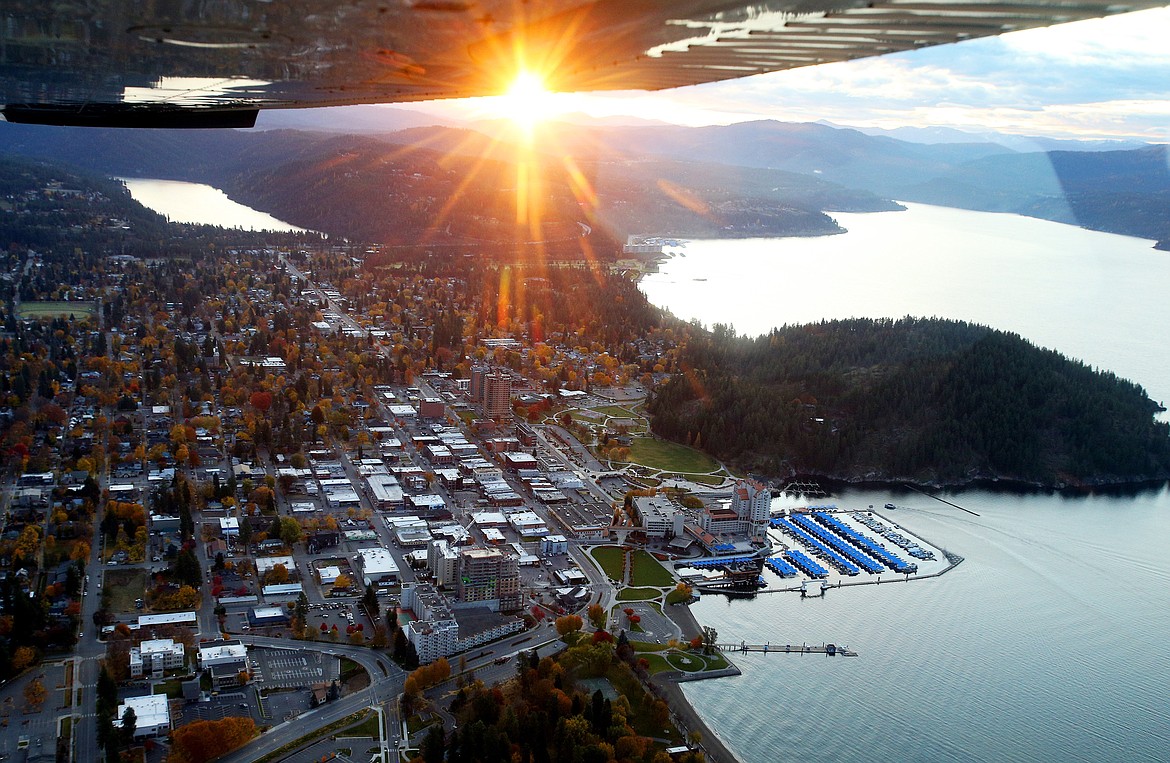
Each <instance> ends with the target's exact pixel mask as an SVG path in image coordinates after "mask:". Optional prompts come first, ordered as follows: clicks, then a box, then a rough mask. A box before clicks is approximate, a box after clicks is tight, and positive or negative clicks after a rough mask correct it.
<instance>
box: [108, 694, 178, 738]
mask: <svg viewBox="0 0 1170 763" xmlns="http://www.w3.org/2000/svg"><path fill="white" fill-rule="evenodd" d="M127 710H133V711H134V738H135V739H137V738H139V737H157V736H166V735H167V734H169V733H170V731H171V708H170V703H169V701H168V700H167V695H165V694H148V695H146V696H145V697H127V698H126V699H124V700H122V701H121V702H120V703H118V717H116V718H114V725H115V726H117V727H118V728H121V727H122V717H123V716H125V715H126V711H127Z"/></svg>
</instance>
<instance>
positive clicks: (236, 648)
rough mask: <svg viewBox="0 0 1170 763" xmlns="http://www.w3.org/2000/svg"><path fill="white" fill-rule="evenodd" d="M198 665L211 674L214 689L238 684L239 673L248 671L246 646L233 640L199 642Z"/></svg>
mask: <svg viewBox="0 0 1170 763" xmlns="http://www.w3.org/2000/svg"><path fill="white" fill-rule="evenodd" d="M199 667H200V669H202V670H206V671H207V672H209V673H210V674H211V685H212V686H213V687H214V688H216V689H226V688H230V687H233V686H239V685H240V674H241V673H247V672H248V647H247V646H245V645H244V644H242V643H240V642H239V641H235V640H220V641H208V642H206V643H204V644H200V645H199Z"/></svg>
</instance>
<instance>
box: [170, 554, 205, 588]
mask: <svg viewBox="0 0 1170 763" xmlns="http://www.w3.org/2000/svg"><path fill="white" fill-rule="evenodd" d="M173 569H174V573H175V577H176V578H178V579H179V582H180V583H185V584H187V585H189V586H191V587H192V588H198V587H199V585H200V583H202V580H201V578H202V577H203V568H202V566H201V565H200V564H199V558H198V557H196V556H195V552H194V551H193V550H191V549H189V548H185V549H183V550H182V551H180V552H179V555H178V556H177V557H175V564H174V568H173Z"/></svg>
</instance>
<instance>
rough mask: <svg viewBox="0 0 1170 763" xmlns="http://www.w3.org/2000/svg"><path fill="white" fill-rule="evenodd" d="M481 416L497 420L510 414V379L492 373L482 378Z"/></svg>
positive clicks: (501, 373)
mask: <svg viewBox="0 0 1170 763" xmlns="http://www.w3.org/2000/svg"><path fill="white" fill-rule="evenodd" d="M482 403H483V415H484V416H487V417H488V418H489V419H499V418H504V417H506V416H508V415H509V414H510V413H511V412H512V377H511V376H509V375H508V374H506V373H503V372H501V371H494V372H492V373H490V374H488V375H487V376H485V377H484V378H483V399H482Z"/></svg>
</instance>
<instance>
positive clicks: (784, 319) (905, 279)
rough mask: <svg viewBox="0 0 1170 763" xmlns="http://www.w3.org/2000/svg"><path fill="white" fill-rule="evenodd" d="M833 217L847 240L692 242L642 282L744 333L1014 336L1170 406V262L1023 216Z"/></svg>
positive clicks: (918, 210) (1137, 247) (670, 304)
mask: <svg viewBox="0 0 1170 763" xmlns="http://www.w3.org/2000/svg"><path fill="white" fill-rule="evenodd" d="M907 207H908V209H907V211H905V212H880V213H876V214H838V215H834V217H835V218H836V219H837V220H838V221H839V222H840V223H841V225H843V226H844V227H845V228H847V229H848V231H849V232H848V233H845V234H842V235H837V236H821V237H817V238H784V239H744V240H731V241H691V242H689V243H687V245H686V247H685V248H683V249H678V250H673V251H676V252H678V253H680V254H679V255H676V256H675V257H672V258H671V259H668V260H666V261H665V262H663V263H662V264H661V265H660V267H659V272H657V273H651V274H649V275H647V276H645V277H644V278H643V279H642V291H643V292H644V293H645V294H646V296H647V297H648V298H649V299H650V301H651V302H653V303H654V304H656V305H659V306H660V307H665V308H667V309H669V310H670V311H671V312H673V313H674V314H675V315H677V316H679V317H680V318H683V319H685V320H691V319H697V320H699V321H700V322H702V323H704V324H706V325H707V326H711V325H713V324H715V323H724V324H731V325H733V326H734V327H735V329H736V331H738V332H739V333H741V334H752V335H755V334H762V333H766V332H767V331H768V330H769V329H771V328H773V327H774V326H779V325H783V324H801V323H811V322H815V321H819V320H822V319H833V318H850V317H866V318H901V317H903V316H907V315H913V316H921V317H932V316H937V317H941V318H954V319H957V320H964V321H970V322H972V323H981V324H984V325H987V326H991V327H992V328H997V329H1002V330H1004V331H1012V332H1015V333H1017V334H1020V335H1021V336H1023V337H1024V338H1025V339H1028V340H1030V341H1031V342H1033V343H1034V344H1037V345H1040V346H1042V347H1048V348H1050V349H1053V350H1057V351H1059V352H1061V353H1064V354H1065V355H1067V356H1069V357H1072V358H1077V359H1079V360H1083V361H1085V362H1086V363H1088V364H1089V365H1092V366H1096V367H1098V368H1102V369H1107V370H1110V371H1113V372H1115V373H1117V374H1118V375H1120V376H1123V377H1125V378H1127V379H1131V380H1133V381H1135V382H1137V383H1138V384H1141V385H1142V386H1143V387H1145V388H1146V391H1147V392H1149V393H1150V396H1151V397H1152V398H1153V399H1154V400H1157V401H1159V402H1166V403H1170V352H1168V350H1167V343H1166V341H1165V340H1166V339H1167V334H1168V329H1167V327H1170V299H1166V296H1165V288H1166V285H1167V284H1170V252H1160V251H1157V250H1155V249H1153V248H1152V247H1153V242H1152V241H1147V240H1144V239H1138V238H1131V237H1128V236H1116V235H1112V234H1109V233H1098V232H1095V231H1087V230H1084V229H1082V228H1077V227H1075V226H1071V225H1062V224H1060V223H1053V222H1048V221H1046V220H1036V219H1033V218H1030V217H1020V216H1018V215H1006V214H992V213H987V212H971V211H967V210H961V209H950V208H947V207H932V206H927V205H923V204H908V205H907Z"/></svg>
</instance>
